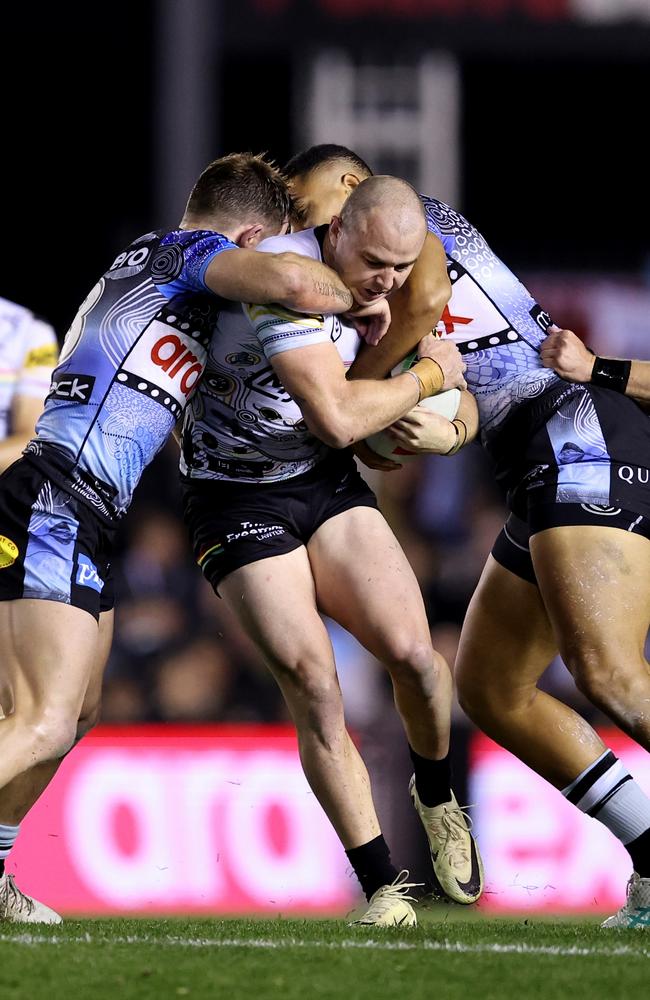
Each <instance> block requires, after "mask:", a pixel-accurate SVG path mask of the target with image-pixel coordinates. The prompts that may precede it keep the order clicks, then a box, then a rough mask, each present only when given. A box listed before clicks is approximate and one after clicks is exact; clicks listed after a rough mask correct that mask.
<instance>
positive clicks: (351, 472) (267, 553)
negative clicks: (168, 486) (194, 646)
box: [183, 452, 377, 591]
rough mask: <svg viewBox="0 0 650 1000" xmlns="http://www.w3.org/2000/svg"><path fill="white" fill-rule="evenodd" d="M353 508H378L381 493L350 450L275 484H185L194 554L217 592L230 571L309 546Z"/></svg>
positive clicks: (185, 508)
mask: <svg viewBox="0 0 650 1000" xmlns="http://www.w3.org/2000/svg"><path fill="white" fill-rule="evenodd" d="M353 507H374V508H376V507H377V498H376V497H375V494H374V493H373V492H372V490H371V489H370V487H369V486H368V485H367V483H366V482H365V481H364V480H363V479H362V478H361V476H360V475H359V472H358V470H357V467H356V465H355V463H354V459H353V458H352V455H351V454H350V453H348V452H337V453H336V454H335V455H334V456H331V457H328V458H326V459H325V460H324V461H322V462H320V463H319V464H318V465H317V466H316V468H314V469H311V470H310V471H309V472H306V473H304V474H303V475H302V476H295V477H294V478H292V479H285V480H282V481H281V482H277V483H235V482H224V481H223V480H199V481H197V480H194V481H192V482H185V483H184V486H183V516H184V520H185V523H186V524H187V527H188V529H189V533H190V538H191V541H192V547H193V549H194V555H195V558H196V561H197V562H198V564H199V566H200V567H201V570H202V572H203V574H204V576H205V578H206V579H207V580H209V582H210V583H211V584H212V586H213V588H214V590H215V591H216V590H217V588H218V586H219V584H220V583H221V581H222V580H223V579H224V577H226V576H228V574H229V573H232V572H233V571H234V570H236V569H240V567H242V566H247V565H248V564H249V563H253V562H258V561H259V560H260V559H268V558H270V557H271V556H279V555H283V554H285V553H287V552H292V551H293V550H294V549H297V548H300V546H301V545H306V543H307V542H308V541H309V539H310V538H311V536H312V535H313V534H314V532H315V531H317V529H318V528H320V526H321V525H322V524H324V523H325V521H328V520H329V519H330V518H332V517H335V516H336V515H337V514H342V513H343V511H346V510H350V509H351V508H353Z"/></svg>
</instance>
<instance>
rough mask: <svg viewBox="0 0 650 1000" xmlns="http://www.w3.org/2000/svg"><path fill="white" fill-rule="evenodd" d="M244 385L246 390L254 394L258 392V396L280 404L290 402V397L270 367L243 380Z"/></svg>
mask: <svg viewBox="0 0 650 1000" xmlns="http://www.w3.org/2000/svg"><path fill="white" fill-rule="evenodd" d="M244 385H245V386H246V388H247V389H253V390H255V392H259V393H260V395H262V396H267V397H268V398H269V399H274V400H277V401H278V402H281V403H290V402H291V396H290V395H289V393H288V392H287V390H286V389H285V388H284V386H283V385H282V383H281V382H280V379H279V378H278V376H277V375H276V374H275V372H274V370H273V368H271V367H270V366H269V367H268V368H264V369H263V370H262V371H261V372H255V374H254V375H252V376H251V377H250V378H247V379H246V380H245V382H244Z"/></svg>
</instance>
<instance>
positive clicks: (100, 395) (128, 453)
mask: <svg viewBox="0 0 650 1000" xmlns="http://www.w3.org/2000/svg"><path fill="white" fill-rule="evenodd" d="M236 249H237V247H236V246H235V244H234V243H232V242H231V241H230V240H228V239H227V238H226V237H225V236H221V235H220V234H219V233H214V232H208V231H183V230H176V231H174V232H170V233H167V234H165V235H163V236H161V234H159V233H148V234H147V235H145V236H141V237H139V238H138V239H137V240H135V241H134V242H133V243H132V244H131V245H130V246H129V247H128V248H127V249H126V250H125V251H124V252H123V253H121V254H119V255H118V256H117V257H116V258H115V260H114V261H113V263H112V264H111V266H110V267H109V269H108V271H106V273H105V274H104V275H103V276H102V277H101V278H100V280H99V281H98V282H97V284H96V285H95V287H94V288H93V289H92V291H91V292H90V294H89V295H88V296H87V298H86V300H85V301H84V302H83V304H82V305H81V308H80V309H79V312H78V313H77V315H76V317H75V319H74V321H73V323H72V326H71V327H70V330H69V331H68V334H67V336H66V338H65V342H64V345H63V349H62V351H61V358H60V361H59V364H58V366H57V368H56V370H55V371H54V374H53V376H52V385H51V388H50V391H49V394H48V397H47V401H46V405H45V410H44V412H43V414H42V416H41V418H40V420H39V421H38V424H37V426H36V432H37V437H36V439H35V440H34V441H32V442H31V444H30V445H29V446H28V450H27V452H26V457H27V458H29V459H30V460H31V461H33V462H35V463H36V464H38V465H39V466H40V467H42V468H44V469H45V470H46V471H47V472H48V474H50V476H51V478H52V479H54V481H55V482H57V483H58V484H59V485H61V486H62V487H63V488H64V489H67V490H69V491H73V492H75V493H76V494H77V495H79V496H81V497H83V499H85V500H86V502H87V503H89V504H91V505H92V506H93V507H94V508H95V510H96V511H97V512H98V513H99V514H100V515H102V516H104V517H106V518H108V519H109V520H110V519H112V518H115V517H119V516H121V514H123V513H124V511H125V510H126V508H127V507H128V505H129V503H130V501H131V497H132V494H133V491H134V489H135V487H136V486H137V484H138V481H139V479H140V476H141V475H142V472H143V470H144V468H145V467H146V466H147V465H148V464H149V463H150V462H151V460H152V459H153V457H154V456H155V455H156V453H157V452H158V451H159V450H160V448H161V447H162V446H163V445H164V443H165V441H166V440H167V438H168V437H169V435H170V433H171V431H172V429H173V427H174V424H175V423H176V421H177V420H178V418H179V417H180V416H181V414H182V412H183V410H184V408H185V403H186V402H187V399H188V397H189V396H190V394H191V392H192V390H193V389H194V387H195V385H196V383H197V382H198V380H199V378H200V377H201V375H202V373H203V369H204V367H205V362H206V358H207V347H208V344H209V342H210V337H211V335H212V332H213V330H214V329H215V327H216V325H217V319H218V316H219V312H220V311H221V309H222V306H223V302H222V300H221V299H220V298H219V297H218V296H217V295H215V294H214V293H213V292H211V291H210V290H209V288H208V287H207V285H206V284H205V280H204V277H205V272H206V270H207V267H208V265H209V263H210V261H211V260H212V259H213V258H214V257H215V255H216V254H219V253H222V252H223V251H226V250H236Z"/></svg>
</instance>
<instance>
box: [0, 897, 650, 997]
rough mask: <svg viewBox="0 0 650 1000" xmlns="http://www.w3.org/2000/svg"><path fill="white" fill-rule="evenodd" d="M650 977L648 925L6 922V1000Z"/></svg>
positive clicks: (1, 944)
mask: <svg viewBox="0 0 650 1000" xmlns="http://www.w3.org/2000/svg"><path fill="white" fill-rule="evenodd" d="M461 914H462V911H461ZM461 914H459V916H460V915H461ZM649 982H650V937H649V936H648V934H646V933H645V932H643V931H614V932H603V931H601V930H600V929H599V927H598V925H597V924H595V923H593V922H585V921H581V922H573V921H564V920H563V921H562V922H555V923H551V922H548V921H537V920H534V919H532V918H527V919H525V920H524V919H521V920H516V919H512V920H490V919H486V918H483V919H477V920H465V919H458V920H457V919H456V918H455V912H454V910H453V909H452V908H449V909H447V908H445V911H444V912H443V913H442V915H440V914H438V913H436V912H434V913H433V914H426V913H425V914H423V918H422V920H421V925H420V927H418V928H417V929H416V928H412V929H408V928H403V929H400V928H395V929H389V930H384V931H381V932H380V931H379V930H375V931H373V932H369V931H368V929H361V928H352V927H347V926H346V924H345V922H344V921H315V920H309V921H306V920H283V919H276V920H124V919H116V920H83V921H82V920H78V921H73V920H69V921H66V923H65V924H63V925H62V926H60V927H44V926H38V925H32V926H31V927H27V926H22V927H20V926H18V925H0V997H1V998H2V1000H23V998H25V1000H27V998H30V1000H32V998H34V1000H109V998H110V1000H113V998H115V1000H117V998H119V1000H121V998H124V1000H141V998H142V1000H144V998H147V1000H148V998H156V1000H158V998H160V1000H167V998H170V1000H175V998H177V997H189V998H194V1000H203V998H206V1000H207V998H210V1000H219V998H221V997H223V998H224V1000H226V998H233V1000H239V998H246V1000H248V998H251V1000H266V998H278V1000H280V998H281V1000H294V998H295V1000H298V998H300V1000H318V998H330V997H332V998H334V997H336V998H337V1000H338V998H342V1000H385V998H386V1000H387V998H395V1000H403V998H405V1000H411V998H414V1000H420V998H422V1000H425V998H426V1000H456V998H459V1000H460V998H462V1000H493V998H494V1000H509V998H515V997H516V998H517V1000H521V998H528V997H531V998H537V997H539V998H544V1000H556V998H557V1000H565V998H568V1000H578V998H582V997H585V998H587V997H589V998H590V1000H592V998H594V1000H595V998H603V1000H604V998H607V1000H617V998H628V997H635V996H639V997H644V996H647V995H648V988H649V987H648V983H649Z"/></svg>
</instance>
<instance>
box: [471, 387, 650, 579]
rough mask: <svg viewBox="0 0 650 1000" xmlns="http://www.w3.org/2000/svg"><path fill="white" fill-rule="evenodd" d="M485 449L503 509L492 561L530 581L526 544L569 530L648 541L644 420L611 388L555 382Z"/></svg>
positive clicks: (649, 425)
mask: <svg viewBox="0 0 650 1000" xmlns="http://www.w3.org/2000/svg"><path fill="white" fill-rule="evenodd" d="M488 450H489V451H490V453H491V454H492V457H493V458H494V459H495V460H496V465H497V478H498V479H499V480H500V481H501V482H502V484H503V485H504V486H505V487H506V490H507V504H508V509H509V511H510V517H509V518H508V520H507V522H506V525H505V527H504V529H503V531H502V532H501V534H500V535H499V537H498V538H497V540H496V542H495V544H494V548H493V549H492V555H493V556H494V558H495V559H496V560H497V562H499V563H501V565H502V566H505V568H506V569H509V570H510V571H511V572H512V573H515V575H517V576H520V577H521V578H522V579H524V580H528V581H529V582H531V583H535V582H536V580H535V573H534V570H533V564H532V562H531V560H530V553H529V551H528V539H529V537H530V536H531V535H534V534H536V533H537V532H538V531H544V530H545V529H546V528H556V527H562V526H569V525H599V526H601V527H603V526H609V527H612V528H620V529H621V530H623V531H632V532H635V533H636V534H641V535H645V536H646V537H650V533H649V530H648V529H649V525H650V417H648V415H647V413H645V411H643V410H642V409H641V408H640V407H639V406H638V405H637V404H636V403H635V402H634V401H633V400H632V399H630V398H629V397H627V396H623V395H621V394H620V393H617V392H612V390H611V389H603V388H601V387H600V386H591V385H589V386H586V385H580V384H575V385H574V384H571V383H568V382H561V383H560V385H559V386H556V387H554V388H553V389H551V390H549V391H548V392H547V393H544V395H543V396H540V397H539V399H537V400H534V401H531V402H529V403H526V404H524V405H522V406H521V407H519V408H518V409H517V410H516V411H515V413H514V414H513V416H512V417H511V418H510V419H509V420H508V422H507V423H506V425H505V427H504V428H503V430H502V431H501V432H500V433H499V434H498V437H497V438H496V441H494V442H492V443H491V444H490V445H489V447H488Z"/></svg>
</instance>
